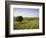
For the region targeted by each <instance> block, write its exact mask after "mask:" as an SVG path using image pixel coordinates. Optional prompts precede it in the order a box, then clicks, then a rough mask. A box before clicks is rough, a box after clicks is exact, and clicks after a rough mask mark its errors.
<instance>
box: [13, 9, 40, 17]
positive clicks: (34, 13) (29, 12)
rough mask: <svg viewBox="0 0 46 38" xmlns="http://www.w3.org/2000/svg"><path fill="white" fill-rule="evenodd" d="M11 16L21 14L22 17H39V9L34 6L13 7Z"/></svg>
mask: <svg viewBox="0 0 46 38" xmlns="http://www.w3.org/2000/svg"><path fill="white" fill-rule="evenodd" d="M13 16H14V17H16V16H23V17H39V9H34V8H14V9H13Z"/></svg>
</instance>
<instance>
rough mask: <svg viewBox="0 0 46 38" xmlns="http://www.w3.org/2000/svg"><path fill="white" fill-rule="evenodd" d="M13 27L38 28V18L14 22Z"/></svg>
mask: <svg viewBox="0 0 46 38" xmlns="http://www.w3.org/2000/svg"><path fill="white" fill-rule="evenodd" d="M15 29H39V20H31V21H22V22H21V23H19V22H14V30H15Z"/></svg>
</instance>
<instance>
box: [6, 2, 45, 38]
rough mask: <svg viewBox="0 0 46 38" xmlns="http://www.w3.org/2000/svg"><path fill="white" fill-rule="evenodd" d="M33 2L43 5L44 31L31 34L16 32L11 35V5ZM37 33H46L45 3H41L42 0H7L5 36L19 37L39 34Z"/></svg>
mask: <svg viewBox="0 0 46 38" xmlns="http://www.w3.org/2000/svg"><path fill="white" fill-rule="evenodd" d="M16 3H17V4H18V3H19V4H27V5H30V4H33V5H42V6H43V7H42V8H43V9H42V13H43V19H42V20H43V22H42V23H43V29H42V31H43V33H41V32H40V33H29V34H14V35H9V34H10V32H9V31H10V28H9V25H10V20H9V19H10V5H11V4H16ZM37 35H45V3H40V2H20V1H5V36H6V37H18V36H37Z"/></svg>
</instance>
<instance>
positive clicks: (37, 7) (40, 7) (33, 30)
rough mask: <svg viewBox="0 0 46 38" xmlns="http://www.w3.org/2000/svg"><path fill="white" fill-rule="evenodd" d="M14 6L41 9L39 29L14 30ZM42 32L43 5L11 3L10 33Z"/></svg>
mask: <svg viewBox="0 0 46 38" xmlns="http://www.w3.org/2000/svg"><path fill="white" fill-rule="evenodd" d="M13 8H35V9H39V29H28V30H27V29H25V30H13ZM39 32H42V6H32V5H30V6H26V5H25V6H24V5H10V34H25V33H26V34H27V33H39Z"/></svg>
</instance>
